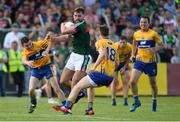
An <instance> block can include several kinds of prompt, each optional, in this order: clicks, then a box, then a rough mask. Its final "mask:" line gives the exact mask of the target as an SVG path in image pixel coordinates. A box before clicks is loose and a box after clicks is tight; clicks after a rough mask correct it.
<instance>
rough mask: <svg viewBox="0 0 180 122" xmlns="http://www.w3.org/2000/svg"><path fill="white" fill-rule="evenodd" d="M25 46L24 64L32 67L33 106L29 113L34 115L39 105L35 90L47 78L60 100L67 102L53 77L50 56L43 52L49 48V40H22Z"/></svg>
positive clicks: (30, 89)
mask: <svg viewBox="0 0 180 122" xmlns="http://www.w3.org/2000/svg"><path fill="white" fill-rule="evenodd" d="M21 44H22V46H23V53H22V54H23V57H22V62H23V63H24V64H26V65H28V66H30V67H31V69H32V70H31V77H30V81H29V96H30V99H31V105H30V108H29V111H28V113H32V112H33V111H34V110H35V108H36V104H37V100H36V94H35V88H36V86H37V85H38V82H39V81H40V80H41V79H42V78H43V77H45V78H46V79H47V80H48V82H50V83H51V85H52V87H53V89H54V91H55V92H56V94H57V96H58V98H59V100H60V101H61V102H62V103H63V102H65V96H64V93H63V91H62V90H61V89H60V87H59V85H58V83H57V81H56V78H55V77H54V75H53V71H52V68H51V65H50V57H49V55H43V52H44V51H45V50H46V48H48V40H38V41H35V42H32V41H31V40H30V39H29V38H28V37H23V38H22V39H21Z"/></svg>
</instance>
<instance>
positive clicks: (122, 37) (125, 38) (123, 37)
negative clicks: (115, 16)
mask: <svg viewBox="0 0 180 122" xmlns="http://www.w3.org/2000/svg"><path fill="white" fill-rule="evenodd" d="M119 40H125V41H127V37H126V36H120V38H119Z"/></svg>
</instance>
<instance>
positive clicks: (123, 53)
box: [115, 42, 132, 63]
mask: <svg viewBox="0 0 180 122" xmlns="http://www.w3.org/2000/svg"><path fill="white" fill-rule="evenodd" d="M115 46H116V49H117V56H118V57H119V63H123V62H126V60H127V59H128V58H130V56H131V52H132V45H131V44H130V43H127V44H126V46H125V48H120V47H119V42H116V43H115Z"/></svg>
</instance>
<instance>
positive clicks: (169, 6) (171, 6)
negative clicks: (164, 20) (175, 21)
mask: <svg viewBox="0 0 180 122" xmlns="http://www.w3.org/2000/svg"><path fill="white" fill-rule="evenodd" d="M164 8H165V9H166V10H167V11H169V12H170V13H171V14H172V15H175V12H176V5H175V0H167V2H166V3H165V4H164Z"/></svg>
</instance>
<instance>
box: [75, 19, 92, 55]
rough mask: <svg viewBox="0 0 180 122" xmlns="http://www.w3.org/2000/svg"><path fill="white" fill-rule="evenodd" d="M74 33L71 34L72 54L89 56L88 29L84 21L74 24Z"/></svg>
mask: <svg viewBox="0 0 180 122" xmlns="http://www.w3.org/2000/svg"><path fill="white" fill-rule="evenodd" d="M75 30H76V32H75V33H74V34H73V41H72V45H73V52H75V53H78V54H81V55H89V54H90V35H89V28H88V26H87V23H86V22H85V21H82V22H80V23H77V24H76V28H75Z"/></svg>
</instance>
